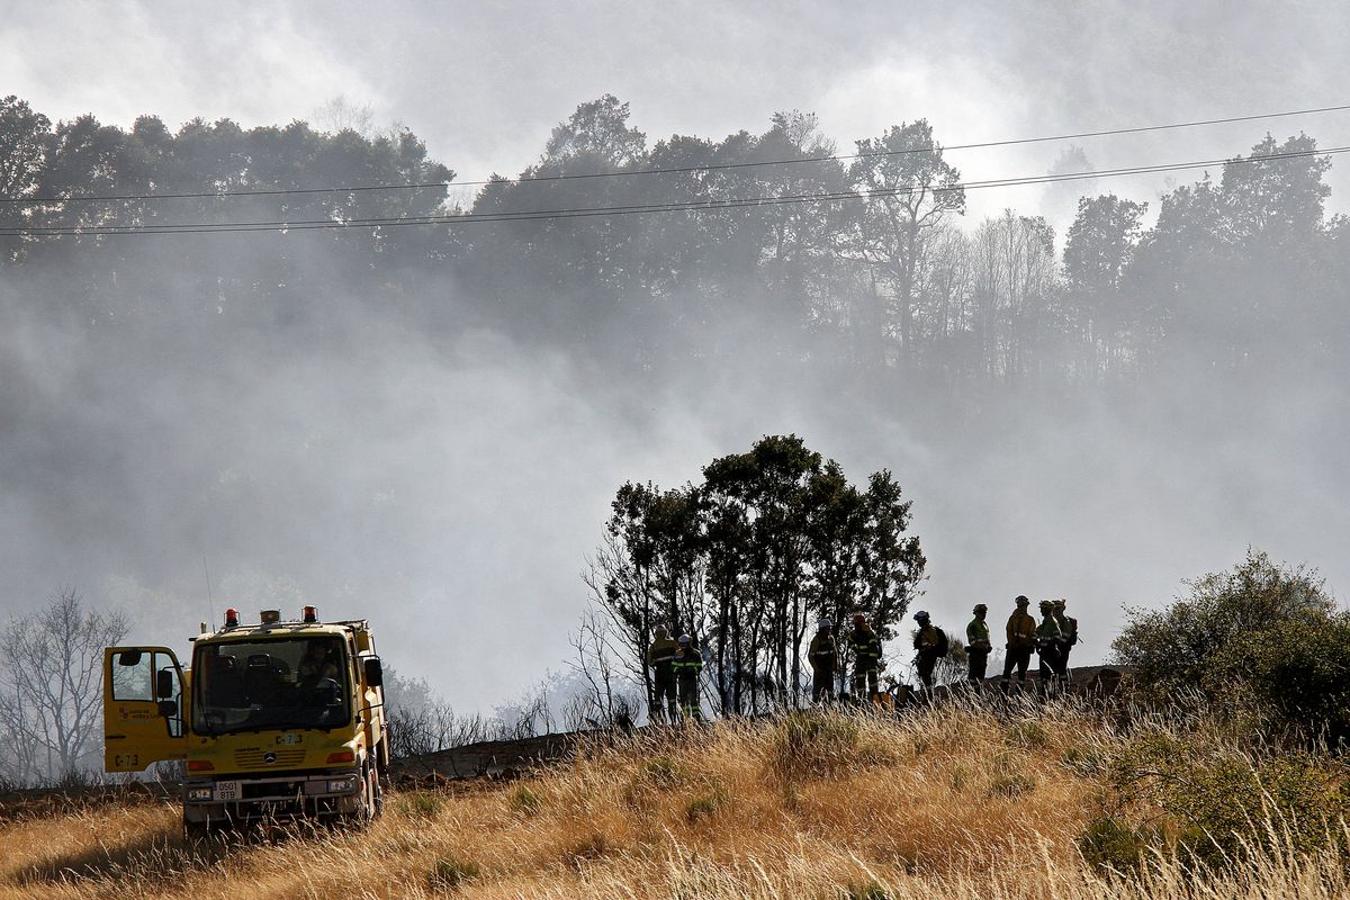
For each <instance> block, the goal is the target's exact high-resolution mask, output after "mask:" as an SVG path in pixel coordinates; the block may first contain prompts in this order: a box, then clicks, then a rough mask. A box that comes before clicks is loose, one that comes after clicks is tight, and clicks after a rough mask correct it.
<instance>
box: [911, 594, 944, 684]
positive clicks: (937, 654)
mask: <svg viewBox="0 0 1350 900" xmlns="http://www.w3.org/2000/svg"><path fill="white" fill-rule="evenodd" d="M914 621H915V622H917V623H918V625H919V627H918V629H917V630H915V632H914V650H915V654H914V668H915V669H916V670H917V671H918V673H919V681H920V682H921V683H922V684H923V689H924V690H925V691H931V690H932V689H933V669H934V668H936V667H937V661H938V660H939V659H942V658H943V657H944V656H946V655H947V651H948V649H949V643H948V641H947V633H946V632H945V631H943V630H942V629H941V628H938V627H937V626H936V625H934V624H933V623H932V620H931V619H930V618H929V615H928V613H927V612H925V611H924V610H919V611H918V612H916V613H915V614H914Z"/></svg>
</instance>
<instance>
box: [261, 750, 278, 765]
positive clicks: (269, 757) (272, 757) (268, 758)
mask: <svg viewBox="0 0 1350 900" xmlns="http://www.w3.org/2000/svg"><path fill="white" fill-rule="evenodd" d="M276 761H277V755H276V754H275V753H264V754H263V762H265V763H267V764H268V765H269V766H270V765H271V764H272V763H274V762H276Z"/></svg>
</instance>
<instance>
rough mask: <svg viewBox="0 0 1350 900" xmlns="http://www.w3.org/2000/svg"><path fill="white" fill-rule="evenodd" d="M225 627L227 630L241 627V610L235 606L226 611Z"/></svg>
mask: <svg viewBox="0 0 1350 900" xmlns="http://www.w3.org/2000/svg"><path fill="white" fill-rule="evenodd" d="M225 627H226V628H238V627H239V610H237V609H235V608H234V607H233V606H231V607H230V608H229V609H227V610H225Z"/></svg>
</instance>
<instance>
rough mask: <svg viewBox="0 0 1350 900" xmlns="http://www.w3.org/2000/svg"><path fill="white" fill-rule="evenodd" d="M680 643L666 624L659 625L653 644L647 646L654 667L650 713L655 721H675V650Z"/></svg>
mask: <svg viewBox="0 0 1350 900" xmlns="http://www.w3.org/2000/svg"><path fill="white" fill-rule="evenodd" d="M679 646H680V645H679V644H677V643H676V642H675V640H674V639H673V638H671V636H670V632H669V631H668V630H667V629H666V626H664V625H657V626H656V631H655V635H654V640H653V641H652V645H651V646H650V647H648V648H647V665H649V666H651V667H652V695H653V696H652V698H651V700H650V701H649V702H648V704H647V706H648V714H649V716H650V718H651V720H652V721H653V722H659V721H666V722H669V723H671V724H672V725H673V724H674V723H675V718H676V710H677V709H678V708H679V707H678V706H677V705H676V702H675V701H676V697H675V651H677V650H678V649H679Z"/></svg>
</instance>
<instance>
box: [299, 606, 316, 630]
mask: <svg viewBox="0 0 1350 900" xmlns="http://www.w3.org/2000/svg"><path fill="white" fill-rule="evenodd" d="M300 618H301V619H303V620H304V621H305V622H306V623H308V624H311V625H312V624H313V623H315V622H317V621H319V610H318V608H317V607H314V606H306V607H305V608H304V610H303V614H302V615H301V617H300Z"/></svg>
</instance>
